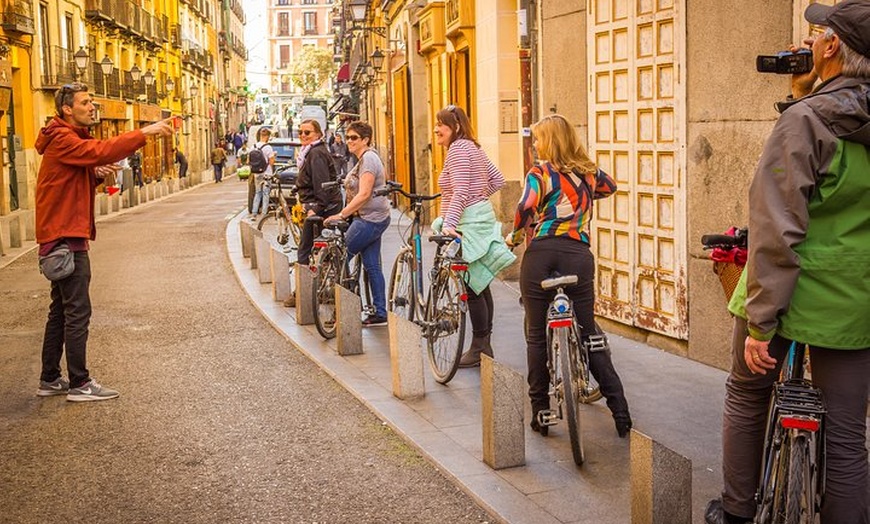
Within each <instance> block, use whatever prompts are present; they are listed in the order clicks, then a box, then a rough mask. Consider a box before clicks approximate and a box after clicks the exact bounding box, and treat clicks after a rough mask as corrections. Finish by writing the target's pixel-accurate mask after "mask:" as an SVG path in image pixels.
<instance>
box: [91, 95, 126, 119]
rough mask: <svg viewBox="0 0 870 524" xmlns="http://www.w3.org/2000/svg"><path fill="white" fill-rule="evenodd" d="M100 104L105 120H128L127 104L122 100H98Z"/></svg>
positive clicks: (102, 116) (101, 115) (101, 114)
mask: <svg viewBox="0 0 870 524" xmlns="http://www.w3.org/2000/svg"><path fill="white" fill-rule="evenodd" d="M97 101H98V102H99V104H100V118H102V119H103V120H127V104H125V103H124V102H121V101H120V100H106V99H103V98H100V99H98V100H97Z"/></svg>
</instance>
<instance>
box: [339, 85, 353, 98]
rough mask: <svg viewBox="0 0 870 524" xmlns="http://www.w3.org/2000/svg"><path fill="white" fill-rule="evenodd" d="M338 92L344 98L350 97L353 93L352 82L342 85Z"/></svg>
mask: <svg viewBox="0 0 870 524" xmlns="http://www.w3.org/2000/svg"><path fill="white" fill-rule="evenodd" d="M338 92H339V93H341V94H342V95H344V96H349V95H350V92H351V86H350V82H345V83H343V84H341V86H340V87H339V88H338Z"/></svg>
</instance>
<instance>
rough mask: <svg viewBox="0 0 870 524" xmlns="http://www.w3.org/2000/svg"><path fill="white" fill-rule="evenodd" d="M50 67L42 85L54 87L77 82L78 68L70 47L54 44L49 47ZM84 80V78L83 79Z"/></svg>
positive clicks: (43, 76)
mask: <svg viewBox="0 0 870 524" xmlns="http://www.w3.org/2000/svg"><path fill="white" fill-rule="evenodd" d="M46 58H47V60H48V68H47V71H46V73H47V74H43V75H42V87H43V88H50V89H54V88H57V87H60V86H62V85H63V84H69V83H72V82H75V81H76V80H77V79H76V75H77V74H78V70H76V63H75V60H74V59H73V52H72V51H70V50H69V49H64V48H62V47H59V46H56V45H53V46H51V47H49V49H48V56H47V57H46ZM82 81H84V80H82Z"/></svg>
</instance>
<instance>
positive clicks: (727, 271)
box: [713, 262, 743, 302]
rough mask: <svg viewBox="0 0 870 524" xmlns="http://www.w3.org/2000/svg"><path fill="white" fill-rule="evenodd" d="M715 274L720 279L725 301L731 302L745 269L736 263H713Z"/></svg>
mask: <svg viewBox="0 0 870 524" xmlns="http://www.w3.org/2000/svg"><path fill="white" fill-rule="evenodd" d="M713 273H716V275H717V276H718V277H719V282H721V283H722V291H724V292H725V299H726V300H728V301H729V302H730V301H731V295H733V294H734V289H735V288H737V281H738V280H740V274H741V273H743V267H742V266H738V265H737V264H735V263H734V262H713Z"/></svg>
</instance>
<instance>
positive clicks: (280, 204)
mask: <svg viewBox="0 0 870 524" xmlns="http://www.w3.org/2000/svg"><path fill="white" fill-rule="evenodd" d="M288 168H289V166H284V167H283V168H279V169H277V170H276V171H275V173H274V174H272V175H270V176H268V177H266V181H267V182H269V183H270V184H272V186H271V189H270V191H269V207H268V210H267V211H266V213H265V214H264V215H263V218H261V219H260V221H259V222H258V223H257V229H259V230H260V231H262V230H263V227H264V226H272V225H274V226H275V227H277V229H278V233H277V235H276V237H277V238H276V239H277V242H278V244H280V245H282V246H283V245H285V244H287V242H289V240H290V237H292V238H293V242H294V243H295V244H296V245H297V246H298V245H299V239H300V237H301V235H302V224H303V223H304V222H305V210H304V209H303V208H302V203H301V202H299V199H298V198H297V196H296V195H297V189H296V186H295V185H291V186H290V188H289V191H287V192H286V193H285V191H284V189H283V187H282V182H281V173H282V172H283V171H284V170H285V169H288Z"/></svg>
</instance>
